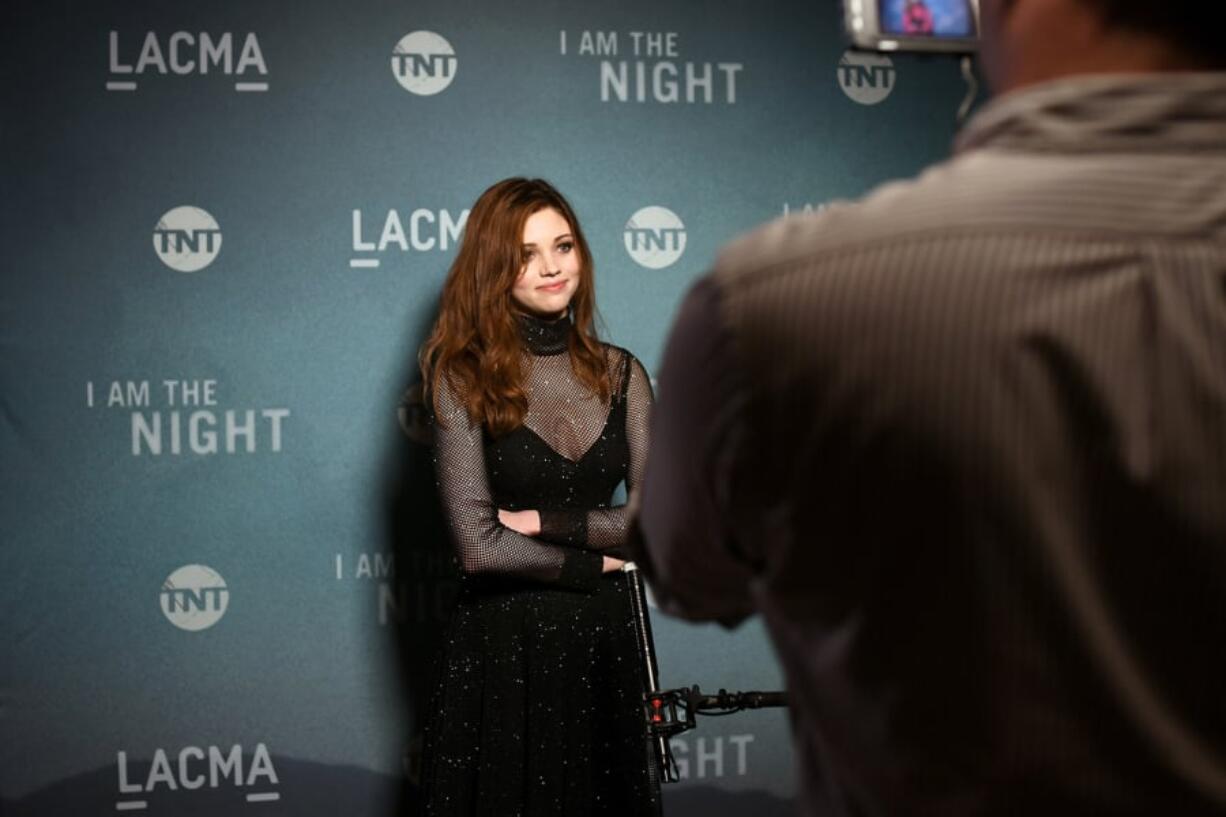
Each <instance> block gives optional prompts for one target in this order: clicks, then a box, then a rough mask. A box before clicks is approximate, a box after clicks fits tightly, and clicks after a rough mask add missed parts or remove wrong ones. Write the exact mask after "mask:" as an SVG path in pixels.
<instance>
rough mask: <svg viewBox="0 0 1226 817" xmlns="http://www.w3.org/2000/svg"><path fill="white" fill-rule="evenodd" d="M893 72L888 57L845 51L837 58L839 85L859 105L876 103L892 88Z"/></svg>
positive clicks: (891, 63)
mask: <svg viewBox="0 0 1226 817" xmlns="http://www.w3.org/2000/svg"><path fill="white" fill-rule="evenodd" d="M895 73H896V72H895V71H894V63H893V62H891V61H890V58H889V57H885V56H882V55H880V54H865V53H862V52H859V51H845V52H843V58H842V59H840V60H839V87H840V88H842V89H843V93H845V94H847V96H848V98H850V99H852V100H853V101H855V102H859V103H860V104H861V105H876V104H877V103H878V102H883V101H884V100H885V98H886V97H888V96H889V95H890V93H891V92H892V91H893V90H894V78H895Z"/></svg>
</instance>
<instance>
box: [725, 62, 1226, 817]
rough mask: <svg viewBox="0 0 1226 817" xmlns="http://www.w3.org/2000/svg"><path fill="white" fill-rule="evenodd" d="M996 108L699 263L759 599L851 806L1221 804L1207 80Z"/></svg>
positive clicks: (1224, 393) (1222, 346)
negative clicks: (888, 175) (916, 172)
mask: <svg viewBox="0 0 1226 817" xmlns="http://www.w3.org/2000/svg"><path fill="white" fill-rule="evenodd" d="M1147 97H1151V98H1149V102H1155V101H1160V102H1164V103H1166V107H1165V108H1164V109H1163V110H1164V114H1163V117H1160V119H1161V120H1162V121H1163V122H1164V124H1163V125H1162V126H1161V127H1156V126H1154V119H1153V116H1152V114H1153V110H1154V109H1153V108H1152V106H1150V105H1149V104H1148V103H1147V101H1146V98H1147ZM1176 98H1180V99H1182V101H1183V104H1184V109H1183V110H1184V111H1185V112H1186V113H1187V114H1188V116H1186V117H1180V116H1173V117H1172V116H1171V113H1172V111H1171V110H1170V104H1171V101H1172V100H1173V99H1176ZM1011 102H1012V105H1011V106H1010V105H1006V106H1001V107H998V109H997V110H996V111H995V112H994V115H993V117H992V119H990V120H989V121H984V120H981V121H980V122H979V123H978V124H977V127H976V128H975V129H974V130H973V131H972V132H970V133H968V134H967V135H966V136H965V137H964V138H965V139H966V140H967V142H968V148H970V149H971V152H968V153H966V154H964V155H963V157H962V158H957V159H955V160H953V161H952V162H951V163H949V164H947V165H945V166H942V167H940V168H938V169H935V170H933V171H931V172H930V173H929V174H928V175H926V176H925V177H924V178H922V179H920V180H919V181H918V182H917V183H914V184H907V185H897V186H894V187H891V188H887V189H885V190H882V191H880V192H879V193H878V194H876V195H875V196H873V197H870V198H869V199H868V200H866V201H864V202H862V203H860V204H858V205H856V206H852V207H848V208H845V209H838V208H836V209H835V210H834V211H832V212H828V213H826V214H823V215H821V216H817V217H814V218H799V219H792V220H787V221H783V222H780V223H778V224H775V225H773V226H771V227H770V228H768V229H766V230H763V231H760V232H759V233H756V234H754V235H753V236H751V237H749V238H748V239H746V240H744V241H742V242H740V243H739V244H737V245H734V246H733V247H732V248H731V249H730V250H729V251H727V252H726V253H725V254H724V256H723V259H722V261H721V264H720V266H719V267H718V268H717V270H716V273H715V276H714V277H715V280H716V282H717V283H718V285H719V287H720V290H721V292H722V305H723V311H724V315H725V319H726V320H727V322H728V327H729V330H730V332H731V333H732V335H733V336H734V337H735V338H736V339H737V341H738V345H739V347H740V350H741V354H742V355H743V358H742V359H743V360H744V361H746V362H747V365H745V366H744V368H743V371H744V372H745V373H746V377H747V382H746V384H745V386H746V389H747V392H748V393H749V394H750V395H752V396H751V397H750V411H751V413H752V415H753V416H754V418H755V423H754V426H755V428H757V429H760V430H764V431H762V432H761V433H760V435H759V436H758V437H757V438H756V440H755V444H756V445H760V446H761V447H762V450H761V451H760V452H759V453H758V454H757V455H756V456H760V457H761V458H762V459H761V462H764V463H788V468H787V469H786V470H784V471H777V472H775V473H773V474H772V475H771V477H769V478H766V479H764V480H762V481H761V482H759V483H758V484H757V489H756V490H758V491H760V492H761V501H760V507H762V508H763V509H765V513H764V517H765V518H768V519H771V520H772V521H773V525H774V526H775V527H774V528H773V529H771V530H767V531H764V534H765V535H764V536H762V538H761V539H760V541H761V543H762V548H763V552H761V553H760V554H759V558H760V559H761V560H762V561H763V563H765V564H766V565H768V566H769V573H768V575H765V576H763V577H762V578H761V580H760V585H759V587H758V588H757V591H758V592H757V593H756V594H755V599H756V601H757V602H758V604H759V607H760V609H761V610H762V612H763V613H764V615H765V616H766V618H767V621H768V623H769V625H770V626H771V628H772V632H773V635H774V636H775V637H776V640H777V641H778V642H779V643H784V644H787V645H788V648H787V649H786V650H781V656H782V658H783V660H784V662H785V664H786V665H787V669H788V674H789V689H790V691H791V692H792V694H793V695H794V696H797V700H796V701H795V703H796V706H797V709H798V710H799V712H801V713H802V717H803V718H804V720H805V724H804V727H805V728H804V729H800V728H798V730H797V731H798V733H802V732H805V731H806V729H811V733H812V734H814V735H818V736H823V737H822V741H823V745H821V746H817V745H814V746H812V747H810V750H811V751H814V752H818V753H822V754H824V755H825V758H826V760H827V762H828V763H830V764H831V765H830V766H829V767H828V768H831V769H833V770H834V771H835V776H836V778H837V780H836V782H837V787H838V789H840V790H842V791H841V796H844V797H846V799H847V801H848V802H853V803H856V804H858V806H859V808H862V809H864V810H865V812H866V813H881V814H899V813H931V814H942V815H951V814H960V813H965V814H1001V813H1019V814H1043V815H1051V814H1053V813H1057V812H1063V813H1069V814H1101V813H1131V812H1135V813H1150V814H1158V813H1187V812H1182V811H1179V810H1175V811H1171V812H1163V808H1165V807H1170V808H1174V807H1175V806H1176V805H1186V806H1189V807H1190V806H1191V805H1192V804H1194V803H1201V804H1203V805H1205V806H1206V808H1207V807H1208V805H1209V804H1210V803H1212V802H1214V801H1216V802H1217V803H1218V804H1219V807H1221V808H1226V765H1224V764H1226V695H1223V693H1222V691H1221V682H1222V679H1223V678H1226V673H1224V672H1223V670H1224V669H1226V661H1223V660H1222V658H1220V657H1219V654H1220V653H1219V651H1220V649H1221V645H1223V644H1226V78H1223V77H1204V78H1199V79H1192V78H1188V77H1180V78H1178V79H1165V80H1164V79H1155V80H1149V81H1145V82H1138V81H1137V80H1135V79H1127V80H1123V81H1119V80H1090V81H1082V82H1078V83H1073V84H1063V85H1060V86H1052V87H1049V88H1043V89H1038V90H1035V91H1031V92H1029V93H1027V94H1025V95H1019V97H1018V98H1016V99H1014V100H1011ZM1143 112H1144V113H1146V114H1148V115H1149V121H1148V122H1147V121H1146V117H1143V116H1142V113H1143ZM1211 113H1212V114H1213V116H1210V115H1209V114H1211ZM1116 114H1118V115H1116ZM1206 120H1208V121H1211V122H1213V123H1214V124H1213V125H1212V126H1210V125H1208V124H1206ZM1193 144H1195V145H1196V147H1197V149H1196V150H1195V151H1191V152H1189V148H1191V147H1192V146H1193ZM764 259H769V262H764ZM797 452H802V453H801V455H799V456H798V455H797ZM805 454H811V456H805ZM747 482H748V481H747ZM749 536H752V533H750V532H746V534H745V537H746V538H748V537H749ZM826 736H829V737H826ZM815 765H816V764H815ZM870 804H872V805H870ZM874 806H876V807H874Z"/></svg>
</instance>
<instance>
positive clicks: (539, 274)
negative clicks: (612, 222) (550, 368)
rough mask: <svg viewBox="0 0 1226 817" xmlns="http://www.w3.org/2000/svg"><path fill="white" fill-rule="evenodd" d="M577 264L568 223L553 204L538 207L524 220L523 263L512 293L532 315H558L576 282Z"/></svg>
mask: <svg viewBox="0 0 1226 817" xmlns="http://www.w3.org/2000/svg"><path fill="white" fill-rule="evenodd" d="M579 265H580V259H579V247H578V246H577V245H576V244H575V239H574V236H573V235H572V234H571V231H570V224H569V223H567V221H566V219H565V218H564V217H563V216H562V214H561V213H559V212H558V211H557V210H554V209H553V208H552V207H547V208H545V209H544V210H537V211H536V212H535V213H533V214H532V215H530V216H528V220H527V221H526V222H525V223H524V235H523V267H521V268H520V271H519V278H517V279H516V280H515V286H513V287H511V297H512V298H514V299H515V302H516V303H517V304H519V306H520V307H521V308H523V309H524V310H525V311H527V312H530V313H532V314H534V315H541V316H545V317H558V316H560V315H562V313H564V312H565V311H566V307H567V306H569V305H570V299H571V298H573V297H574V295H575V289H576V288H577V287H578V286H579Z"/></svg>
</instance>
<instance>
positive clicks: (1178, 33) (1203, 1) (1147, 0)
mask: <svg viewBox="0 0 1226 817" xmlns="http://www.w3.org/2000/svg"><path fill="white" fill-rule="evenodd" d="M1081 1H1082V2H1083V3H1085V4H1086V5H1088V6H1090V7H1091V8H1093V9H1096V10H1097V11H1098V12H1099V14H1101V15H1102V17H1103V20H1104V21H1105V22H1106V23H1107V25H1109V26H1113V27H1116V28H1126V29H1129V30H1130V31H1137V32H1141V33H1143V34H1152V35H1154V36H1157V37H1161V38H1162V39H1163V40H1166V41H1167V42H1168V43H1170V44H1171V45H1172V46H1174V47H1176V48H1179V49H1182V50H1183V52H1184V53H1185V54H1186V55H1187V57H1188V60H1189V62H1192V63H1196V64H1198V65H1203V66H1205V67H1206V68H1226V38H1224V37H1223V27H1224V24H1226V14H1224V13H1223V7H1222V4H1221V3H1219V2H1217V0H1081Z"/></svg>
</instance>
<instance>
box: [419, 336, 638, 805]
mask: <svg viewBox="0 0 1226 817" xmlns="http://www.w3.org/2000/svg"><path fill="white" fill-rule="evenodd" d="M521 329H522V334H523V339H524V373H525V380H526V383H525V386H526V389H527V393H528V413H527V415H526V417H525V420H524V424H523V425H522V426H520V427H519V428H517V429H516V430H514V431H512V432H511V433H509V434H506V435H504V436H502V437H500V438H498V439H494V438H493V437H491V436H490V435H489V434H488V433H487V432H485V431H484V430H483V429H482V428H480V427H473V426H471V425H470V423H469V421H468V417H467V414H466V412H465V409H464V405H463V403H462V401H461V400H460V399H459V396H458V395H457V394H455V392H454V391H452V390H451V389H450V387H448V386H447V385H446V378H443V384H442V385H440V394H439V401H438V402H439V415H440V416H439V419H440V420H441V422H440V423H437V424H436V429H435V434H436V437H435V465H436V470H437V474H438V481H439V491H440V494H441V496H442V500H443V506H444V512H445V514H446V516H447V518H448V521H449V524H450V528H451V533H452V538H453V541H454V544H455V548H456V557H457V559H458V561H459V563H460V569H461V576H462V578H461V590H460V594H459V603H458V605H457V608H456V611H455V613H454V616H453V618H452V621H451V623H450V625H449V630H448V636H447V638H446V643H445V646H444V654H443V656H442V662H441V667H440V677H439V681H438V684H437V686H436V688H435V693H434V696H433V699H432V703H431V707H430V710H429V713H428V714H427V716H426V730H425V756H424V758H423V764H422V788H423V792H422V793H423V798H424V803H425V813H426V814H427V815H490V816H491V817H513V815H523V817H537V815H559V817H562V816H564V817H581V816H583V815H605V814H607V815H621V816H624V817H631V816H632V815H658V814H659V813H660V806H659V802H660V793H659V787H658V784H657V783H656V781H655V774H654V768H653V767H651V766H650V765H649V761H650V757H651V756H650V754H649V753H650V748H649V746H648V743H647V740H646V731H645V727H644V722H643V713H642V693H643V679H642V672H641V668H640V665H639V658H638V647H637V641H636V638H635V630H634V625H633V620H632V618H631V608H630V601H629V595H628V593H627V589H626V585H625V579H624V577H623V576H622V574H621V573H620V572H613V573H608V574H602V573H601V566H602V562H603V555H604V554H608V555H613V556H621V555H622V550H621V547H622V545H623V543H624V541H625V534H626V514H625V508H624V506H621V507H612V498H613V493H614V490H615V489H616V488H617V486H618V485H619V484H620V483H621V482H622V481H623V480H624V481H625V482H626V485H627V487H628V489H629V490H630V491H633V490H635V488H636V486H637V484H638V482H639V480H640V479H641V476H642V471H643V465H644V458H645V456H646V453H647V415H648V411H649V408H650V405H651V399H652V397H651V386H650V383H649V381H648V379H647V375H646V373H645V372H644V371H643V367H642V365H641V364H639V362H638V361H637V360H635V359H634V357H633V356H632V355H631V354H630V353H629V352H627V351H626V350H624V349H620V348H617V347H614V346H607V345H606V346H605V347H604V349H605V354H606V355H607V360H608V363H609V371H610V373H611V374H612V381H613V390H612V397H611V399H610V400H609V401H608V402H604V401H601V400H600V399H599V397H597V396H593V395H592V394H590V393H589V392H588V391H587V389H586V388H585V387H584V386H582V384H581V383H580V382H579V381H578V380H577V379H576V378H575V376H574V374H573V373H572V371H571V367H570V355H569V354H568V350H567V340H568V336H569V333H570V332H571V324H570V322H569V320H567V319H565V318H563V319H561V320H559V321H554V322H547V321H542V320H539V319H535V318H526V317H525V318H522V319H521ZM500 508H502V509H506V510H528V509H535V510H539V511H540V513H541V528H542V531H541V533H540V535H539V536H537V537H527V536H523V535H521V534H519V533H516V532H515V531H513V530H511V529H510V528H507V527H504V526H503V525H501V524H500V523H499V521H498V510H499V509H500Z"/></svg>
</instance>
